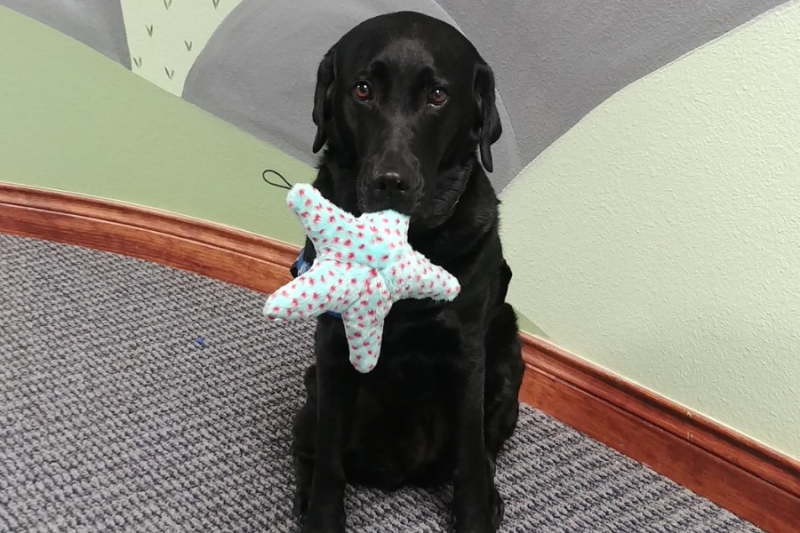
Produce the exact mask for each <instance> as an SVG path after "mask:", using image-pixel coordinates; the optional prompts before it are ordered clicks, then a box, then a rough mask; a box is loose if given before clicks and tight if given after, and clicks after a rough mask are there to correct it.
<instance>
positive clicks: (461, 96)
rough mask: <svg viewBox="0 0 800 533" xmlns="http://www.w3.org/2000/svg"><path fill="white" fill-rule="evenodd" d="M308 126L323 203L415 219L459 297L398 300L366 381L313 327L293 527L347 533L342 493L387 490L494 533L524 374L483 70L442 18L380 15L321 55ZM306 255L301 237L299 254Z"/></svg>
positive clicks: (420, 242) (490, 85)
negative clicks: (444, 503) (443, 505)
mask: <svg viewBox="0 0 800 533" xmlns="http://www.w3.org/2000/svg"><path fill="white" fill-rule="evenodd" d="M365 84H366V85H365ZM443 94H444V96H445V97H446V99H444V100H445V101H442V100H443V98H442V96H443ZM313 120H314V123H315V124H316V125H317V127H318V132H317V136H316V139H315V140H314V146H313V150H314V152H317V151H319V150H320V149H321V148H322V147H323V146H326V148H325V150H324V153H323V154H322V156H321V158H320V165H319V174H318V176H317V179H316V181H315V182H314V185H315V186H316V187H317V188H318V189H319V190H320V191H321V193H322V194H323V195H324V196H325V197H326V198H328V199H329V200H331V201H333V202H334V203H335V204H337V205H338V206H340V207H341V208H343V209H345V210H347V211H349V212H351V213H353V214H354V215H360V214H361V213H363V212H372V211H377V210H381V209H386V208H393V209H395V210H397V211H401V212H404V213H406V214H408V215H410V217H411V227H410V231H409V241H410V243H411V245H412V246H413V247H414V248H415V249H416V250H418V251H420V252H421V253H423V254H424V255H426V256H427V257H428V258H429V259H430V260H431V261H432V262H434V263H435V264H438V265H441V266H442V267H444V268H446V269H447V270H448V271H449V272H450V273H452V274H453V275H455V276H456V277H457V278H458V280H459V282H460V283H461V287H462V288H461V293H460V294H459V296H458V298H457V299H456V300H455V301H454V302H452V303H442V302H434V301H431V300H404V301H400V302H397V303H395V305H394V307H393V308H392V310H391V312H390V313H389V315H388V316H387V318H386V322H385V329H384V335H383V345H382V351H381V356H380V359H379V362H378V364H377V366H376V367H375V369H374V370H373V371H372V372H369V373H367V374H359V373H358V372H356V371H355V370H354V369H353V367H352V366H351V365H350V363H349V361H348V345H347V341H346V339H345V335H344V328H343V325H342V322H341V321H340V320H338V319H337V318H335V317H331V316H329V315H323V316H321V317H320V318H319V319H318V323H317V329H316V336H315V343H316V344H315V346H316V347H315V352H316V353H315V356H316V363H315V364H314V365H313V366H311V367H310V368H309V369H308V371H307V372H306V375H305V386H306V390H307V398H306V403H305V405H304V406H303V407H302V408H301V410H300V411H299V412H298V413H297V415H296V418H295V422H294V428H293V436H294V443H293V450H294V456H295V464H296V474H297V480H296V482H297V488H296V497H295V512H296V513H297V514H298V515H299V516H301V517H302V518H303V520H302V530H303V532H304V533H333V532H341V531H344V504H343V497H344V487H345V484H346V483H347V482H350V483H355V484H366V485H370V486H375V487H379V488H383V489H387V490H391V489H395V488H398V487H400V486H403V485H406V484H416V485H421V486H432V485H436V484H442V483H447V482H450V481H452V482H453V487H454V502H453V511H454V515H455V523H456V531H458V532H459V533H467V532H469V533H488V532H494V531H496V530H497V528H498V526H499V524H500V522H501V520H502V515H503V502H502V500H501V498H500V496H499V494H498V492H497V490H496V488H495V484H494V474H495V458H496V456H497V454H498V452H499V451H500V449H501V448H502V446H503V443H504V442H505V441H506V440H507V439H508V438H509V436H510V435H511V434H512V432H513V431H514V429H515V427H516V423H517V416H518V412H519V403H518V400H517V395H518V393H519V388H520V385H521V382H522V373H523V368H524V365H523V362H522V357H521V348H520V341H519V336H518V330H517V319H516V315H515V313H514V311H513V309H512V308H511V306H510V305H509V304H508V303H506V302H505V297H506V291H507V288H508V284H509V281H510V279H511V270H510V268H509V267H508V265H507V264H506V262H505V260H504V259H503V251H502V247H501V244H500V238H499V235H498V204H499V202H498V199H497V197H496V195H495V193H494V191H493V189H492V186H491V184H490V183H489V180H488V178H487V176H486V173H485V172H484V168H483V167H485V168H486V170H489V171H491V169H492V155H491V146H492V144H493V143H494V142H495V141H496V140H497V139H498V138H499V137H500V133H501V126H500V120H499V117H498V113H497V108H496V106H495V88H494V75H493V73H492V70H491V69H490V68H489V66H488V65H487V64H486V63H485V61H484V60H483V59H482V58H481V57H480V55H479V54H478V52H477V51H476V50H475V48H474V47H473V46H472V44H471V43H470V42H469V41H468V40H467V39H466V38H465V37H464V36H463V35H462V34H461V33H460V32H458V31H457V30H456V29H454V28H453V27H451V26H449V25H448V24H446V23H444V22H441V21H438V20H436V19H433V18H430V17H427V16H424V15H420V14H417V13H411V12H399V13H393V14H389V15H383V16H379V17H376V18H373V19H370V20H368V21H366V22H363V23H361V24H359V25H358V26H356V27H355V28H354V29H352V30H351V31H350V32H348V33H347V34H345V35H344V36H343V37H342V38H341V40H339V42H337V43H336V44H335V45H334V46H333V47H332V48H331V49H330V50H329V51H328V53H327V54H326V55H325V56H324V58H323V59H322V61H321V63H320V65H319V69H318V79H317V87H316V93H315V98H314V111H313ZM476 152H480V155H481V160H482V162H483V167H482V166H481V163H480V162H479V161H478V158H477V154H476ZM314 257H315V253H314V249H313V246H312V245H311V242H310V241H308V240H307V241H306V249H305V256H304V258H305V260H306V261H309V262H311V261H313V260H314Z"/></svg>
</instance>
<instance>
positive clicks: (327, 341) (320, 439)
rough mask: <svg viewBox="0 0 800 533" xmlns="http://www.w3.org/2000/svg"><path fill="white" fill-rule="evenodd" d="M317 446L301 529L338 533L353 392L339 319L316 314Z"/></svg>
mask: <svg viewBox="0 0 800 533" xmlns="http://www.w3.org/2000/svg"><path fill="white" fill-rule="evenodd" d="M315 352H316V360H317V394H318V415H317V416H318V418H317V447H316V456H315V463H314V474H313V478H312V482H311V497H310V501H309V506H308V511H307V512H306V515H305V519H304V521H303V528H302V532H303V533H341V532H343V531H344V529H345V526H344V522H345V513H344V491H345V485H346V480H345V473H344V466H343V455H344V447H345V443H346V436H347V431H348V430H349V427H350V421H351V419H352V414H353V409H354V404H355V399H356V395H357V391H358V381H357V380H358V375H357V373H356V371H355V370H354V369H353V367H352V366H351V365H350V363H349V359H348V357H349V348H348V346H347V340H346V338H345V334H344V328H343V326H342V323H341V321H339V320H337V319H335V318H331V317H328V316H322V317H320V319H319V322H318V325H317V334H316V346H315Z"/></svg>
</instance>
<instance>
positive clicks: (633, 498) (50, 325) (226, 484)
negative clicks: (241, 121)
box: [0, 235, 759, 533]
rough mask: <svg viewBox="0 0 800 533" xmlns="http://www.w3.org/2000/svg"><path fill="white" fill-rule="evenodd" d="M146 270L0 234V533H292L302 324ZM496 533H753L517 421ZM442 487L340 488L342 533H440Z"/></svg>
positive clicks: (306, 343)
mask: <svg viewBox="0 0 800 533" xmlns="http://www.w3.org/2000/svg"><path fill="white" fill-rule="evenodd" d="M264 300H265V297H264V296H263V295H260V294H257V293H254V292H251V291H247V290H243V289H240V288H237V287H232V286H230V285H226V284H224V283H219V282H216V281H212V280H209V279H206V278H203V277H200V276H196V275H193V274H188V273H184V272H180V271H176V270H172V269H169V268H164V267H161V266H158V265H153V264H149V263H145V262H143V261H138V260H134V259H130V258H125V257H120V256H116V255H113V254H108V253H102V252H96V251H90V250H86V249H82V248H78V247H73V246H66V245H61V244H54V243H48V242H43V241H38V240H33V239H22V238H17V237H9V236H3V235H0V531H2V532H4V533H5V532H40V531H41V532H44V531H47V532H56V531H57V532H72V531H75V532H117V531H125V532H137V533H150V532H234V531H242V532H244V531H248V532H249V531H253V532H255V531H262V532H263V531H268V532H294V531H297V526H296V524H295V522H294V520H293V519H292V517H291V515H290V508H291V490H292V487H293V471H292V466H291V461H290V456H289V425H290V419H291V416H292V413H293V412H294V411H295V409H297V407H298V405H299V403H300V400H301V398H302V392H301V373H302V371H303V369H304V368H305V367H306V365H308V364H309V363H310V362H311V354H312V346H311V332H312V326H311V324H309V323H295V324H290V325H281V326H279V325H273V324H271V323H269V322H268V321H267V320H266V319H264V318H263V317H262V315H261V307H262V305H263V303H264ZM498 484H499V488H500V491H501V493H502V494H503V496H504V497H505V500H506V503H507V512H506V520H505V523H504V525H503V527H502V531H503V532H508V533H510V532H520V533H522V532H524V533H533V532H536V533H556V532H559V533H562V532H563V533H577V532H592V533H620V532H630V533H651V532H652V533H695V532H709V533H711V532H714V533H722V532H726V533H727V532H758V531H759V529H757V528H755V527H753V526H752V525H749V524H747V523H745V522H742V521H741V520H739V519H737V518H736V517H734V516H733V515H731V514H730V513H728V512H726V511H723V510H721V509H720V508H718V507H716V506H714V505H712V504H711V503H709V502H708V501H706V500H704V499H702V498H699V497H697V496H696V495H694V494H692V493H691V492H689V491H687V490H685V489H683V488H681V487H679V486H677V485H675V484H674V483H672V482H671V481H669V480H667V479H665V478H663V477H661V476H659V475H657V474H655V473H654V472H652V471H651V470H649V469H647V468H644V467H642V466H641V465H639V464H637V463H635V462H633V461H631V460H629V459H627V458H625V457H623V456H621V455H619V454H618V453H616V452H614V451H613V450H610V449H609V448H606V447H605V446H603V445H601V444H599V443H597V442H595V441H593V440H591V439H589V438H587V437H585V436H583V435H581V434H579V433H577V432H575V431H573V430H571V429H569V428H567V427H565V426H564V425H562V424H561V423H559V422H557V421H555V420H553V419H552V418H550V417H548V416H546V415H544V414H542V413H539V412H537V411H535V410H533V409H529V408H525V409H524V410H523V413H522V418H521V421H520V426H519V430H518V432H517V434H516V436H515V437H514V438H513V440H512V441H511V442H510V444H509V446H508V449H507V451H506V452H505V453H504V454H503V455H502V457H501V460H500V461H499V465H498ZM451 497H452V494H451V491H450V490H449V489H441V490H438V491H432V492H426V491H421V490H410V489H409V490H403V491H400V492H397V493H393V494H384V493H381V492H377V491H372V490H364V489H355V488H349V489H348V493H347V509H348V513H349V514H348V526H349V531H353V532H374V533H379V532H380V533H401V532H402V533H427V532H439V531H447V528H448V527H450V523H451V520H450V518H449V512H448V503H449V501H450V499H451Z"/></svg>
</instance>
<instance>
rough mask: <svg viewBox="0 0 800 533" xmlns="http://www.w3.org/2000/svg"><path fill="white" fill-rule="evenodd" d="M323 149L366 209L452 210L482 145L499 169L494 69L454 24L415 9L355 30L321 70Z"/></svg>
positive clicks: (317, 112) (486, 159) (317, 118)
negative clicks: (344, 170) (494, 150)
mask: <svg viewBox="0 0 800 533" xmlns="http://www.w3.org/2000/svg"><path fill="white" fill-rule="evenodd" d="M313 120H314V123H315V124H316V125H317V134H316V138H315V139H314V145H313V150H314V152H315V153H316V152H318V151H319V150H320V149H321V148H322V147H323V146H324V145H325V144H326V143H327V145H328V148H327V151H326V154H327V155H328V156H329V157H331V158H336V159H337V160H339V161H340V162H343V164H344V165H345V166H347V167H349V169H350V170H351V171H352V172H351V173H350V174H351V175H355V176H356V179H355V183H352V181H353V180H352V178H350V181H351V183H336V184H335V186H336V187H353V189H354V193H355V197H356V198H357V204H358V210H359V211H361V212H371V211H379V210H382V209H389V208H391V209H394V210H396V211H399V212H401V213H405V214H408V215H410V216H411V217H412V221H413V220H414V219H415V218H439V219H441V218H442V217H445V218H446V216H447V215H449V213H451V212H452V210H453V208H454V206H455V204H456V203H457V201H458V198H459V196H460V194H461V192H463V190H464V187H465V186H466V180H467V179H468V176H469V175H470V174H471V172H470V169H471V166H472V165H473V163H474V162H475V161H476V158H475V153H476V151H478V148H479V151H480V156H481V161H482V162H483V166H484V167H485V168H486V170H488V171H490V172H491V170H492V152H491V146H492V144H493V143H494V142H496V141H497V139H498V138H499V137H500V134H501V125H500V119H499V116H498V112H497V107H496V106H495V84H494V75H493V73H492V70H491V69H490V68H489V66H488V65H487V64H486V62H485V61H484V60H483V59H482V58H481V56H480V55H479V54H478V52H477V51H476V49H475V47H474V46H473V45H472V44H471V43H470V42H469V40H468V39H467V38H466V37H464V35H462V34H461V33H460V32H459V31H458V30H456V29H455V28H453V27H452V26H450V25H449V24H447V23H445V22H443V21H440V20H438V19H434V18H431V17H428V16H425V15H421V14H418V13H412V12H400V13H392V14H388V15H382V16H378V17H375V18H372V19H369V20H367V21H365V22H363V23H361V24H359V25H358V26H356V27H355V28H353V29H352V30H350V31H349V32H348V33H346V34H345V35H344V36H343V37H342V38H341V39H340V40H339V41H338V42H337V43H336V44H335V45H334V46H333V47H332V48H331V49H330V50H329V51H328V52H327V54H326V55H325V57H324V58H323V59H322V61H321V62H320V65H319V69H318V72H317V86H316V92H315V96H314V112H313Z"/></svg>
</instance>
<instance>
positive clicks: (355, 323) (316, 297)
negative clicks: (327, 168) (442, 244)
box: [264, 184, 461, 372]
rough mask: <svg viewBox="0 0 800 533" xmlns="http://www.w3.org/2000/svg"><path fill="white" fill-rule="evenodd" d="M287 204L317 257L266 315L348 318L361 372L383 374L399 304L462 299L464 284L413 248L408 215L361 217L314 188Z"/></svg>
mask: <svg viewBox="0 0 800 533" xmlns="http://www.w3.org/2000/svg"><path fill="white" fill-rule="evenodd" d="M287 203H288V204H289V207H290V208H291V209H292V211H294V212H295V214H296V215H297V216H298V218H299V219H300V222H301V223H302V224H303V227H304V228H305V231H306V234H307V235H308V237H309V239H310V240H311V242H312V243H313V244H314V249H315V250H316V251H317V257H316V259H315V260H314V263H313V264H312V265H311V267H310V268H309V269H308V270H307V271H306V272H303V273H301V274H300V275H299V276H298V277H297V278H295V279H294V280H293V281H291V282H290V283H288V284H287V285H284V286H283V287H282V288H280V289H278V290H277V291H276V292H275V293H273V294H272V295H271V296H270V297H269V298H268V299H267V303H266V304H265V305H264V314H265V315H266V316H267V317H269V318H270V319H272V320H281V319H283V320H292V319H304V318H310V317H315V316H319V315H321V314H323V313H330V312H332V313H338V314H340V315H341V318H342V320H343V322H344V329H345V333H346V335H347V341H348V343H349V346H350V362H351V363H352V364H353V366H354V367H355V368H356V370H358V371H359V372H369V371H370V370H372V369H373V368H375V365H376V364H377V362H378V356H379V355H380V348H381V340H382V336H383V321H384V318H385V317H386V315H387V314H388V313H389V310H390V309H391V308H392V304H393V303H394V302H396V301H397V300H402V299H406V298H419V299H422V298H431V299H434V300H439V301H452V300H453V299H455V297H456V296H458V293H459V291H460V290H461V286H460V285H459V283H458V280H457V279H456V278H455V277H454V276H452V275H451V274H449V273H448V272H447V271H445V270H444V269H443V268H441V267H439V266H436V265H434V264H433V263H431V262H430V261H429V260H428V259H427V258H426V257H425V256H423V255H422V254H420V253H419V252H416V251H414V250H413V249H412V248H411V245H409V243H408V224H409V218H408V216H406V215H403V214H401V213H397V212H396V211H392V210H386V211H380V212H376V213H365V214H363V215H361V216H360V217H354V216H353V215H351V214H349V213H346V212H344V211H342V210H341V209H339V208H338V207H336V206H335V205H333V204H332V203H330V202H329V201H328V200H326V199H325V198H323V196H322V195H321V194H320V192H319V191H318V190H317V189H315V188H314V187H312V186H311V185H307V184H298V185H295V186H293V187H292V189H291V190H290V191H289V194H288V197H287ZM301 256H302V254H301Z"/></svg>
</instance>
